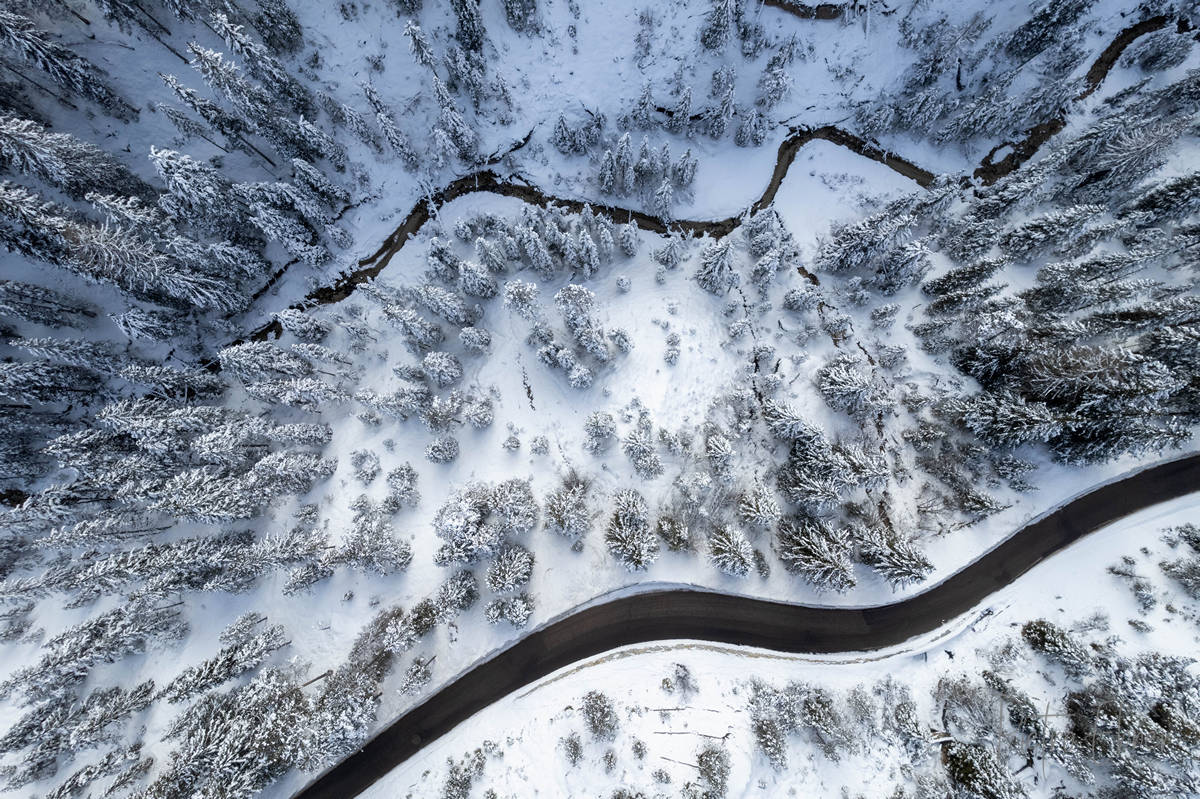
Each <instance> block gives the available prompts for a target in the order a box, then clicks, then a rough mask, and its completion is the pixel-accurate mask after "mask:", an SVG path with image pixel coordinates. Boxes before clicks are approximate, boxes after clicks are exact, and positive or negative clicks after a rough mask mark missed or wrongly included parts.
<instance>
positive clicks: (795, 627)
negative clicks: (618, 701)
mask: <svg viewBox="0 0 1200 799" xmlns="http://www.w3.org/2000/svg"><path fill="white" fill-rule="evenodd" d="M1197 490H1200V454H1194V455H1190V456H1187V457H1184V458H1181V459H1178V460H1174V461H1169V462H1166V463H1161V464H1158V465H1155V466H1151V467H1149V468H1146V469H1143V470H1142V471H1139V472H1136V473H1134V474H1132V475H1130V476H1128V477H1125V478H1122V479H1119V480H1117V481H1114V482H1111V483H1107V484H1105V485H1103V486H1100V487H1098V488H1096V489H1094V490H1093V491H1091V492H1089V493H1087V494H1084V495H1083V496H1080V497H1077V498H1076V499H1073V500H1071V501H1070V502H1068V503H1067V504H1066V505H1064V506H1062V507H1061V508H1059V509H1057V510H1055V511H1053V512H1051V513H1049V514H1048V515H1046V516H1044V517H1043V518H1041V519H1039V520H1037V521H1034V522H1032V523H1031V524H1029V525H1027V526H1025V527H1023V528H1022V529H1021V530H1019V531H1018V532H1017V533H1016V534H1014V535H1013V536H1012V537H1011V538H1008V539H1007V540H1005V541H1004V542H1003V543H1001V544H999V545H998V546H997V547H995V548H994V549H992V550H990V551H989V552H987V553H986V554H984V555H983V556H982V557H980V558H979V559H978V560H976V561H974V562H973V563H971V564H970V565H968V566H967V567H965V568H964V569H963V570H962V571H959V572H956V573H955V574H953V575H951V576H950V577H948V578H947V579H945V580H944V581H942V582H940V583H937V584H936V585H934V586H933V587H931V588H929V589H928V590H926V591H925V592H923V593H920V594H917V595H915V596H912V597H909V598H907V599H904V600H901V601H899V602H895V603H893V604H889V605H879V606H876V607H862V608H830V607H821V608H816V607H805V606H802V605H788V604H784V603H780V602H768V601H764V600H760V599H750V598H747V597H739V596H727V595H723V594H715V593H708V592H702V591H691V590H668V591H657V592H653V593H647V594H639V595H635V596H628V597H623V598H621V599H616V600H613V601H611V602H605V603H604V604H601V605H595V606H592V607H589V608H586V609H584V610H581V611H579V612H578V613H573V614H571V615H570V616H568V617H566V618H563V619H560V620H559V621H556V622H554V623H552V624H549V625H547V626H545V627H542V628H540V629H537V630H535V631H533V632H532V633H530V634H529V635H527V636H525V637H524V638H522V639H520V640H519V641H517V642H515V643H514V644H513V645H512V646H510V647H509V648H508V649H505V650H503V651H502V652H500V653H498V654H497V655H495V656H494V657H492V658H491V659H489V660H487V661H485V662H483V663H480V664H479V665H477V666H475V667H474V668H472V669H471V670H470V671H468V672H466V673H465V674H463V675H461V676H459V678H458V679H456V680H455V681H454V682H452V683H450V684H449V685H447V686H446V687H444V688H442V689H441V690H440V691H438V692H437V693H435V694H433V695H432V696H431V697H429V698H428V699H427V700H425V702H423V703H422V704H420V705H418V706H417V707H415V708H413V709H412V710H410V711H409V712H407V713H406V714H404V715H403V716H401V717H400V718H399V719H397V720H396V721H395V722H393V723H392V724H391V725H389V726H388V727H387V728H386V729H384V730H383V731H382V732H380V733H379V734H378V735H376V736H375V737H374V738H373V739H371V740H370V741H368V742H367V743H366V744H365V745H364V746H363V748H362V749H361V750H359V751H358V752H356V753H355V754H353V755H351V756H350V757H348V758H346V759H345V760H343V761H342V762H341V763H338V764H337V765H336V766H334V767H332V768H331V769H329V770H328V771H326V772H325V773H324V774H322V775H321V776H320V777H319V778H317V779H316V780H315V781H314V782H313V783H311V784H310V785H309V786H308V787H306V788H304V789H303V790H302V791H300V792H299V793H298V794H297V795H296V799H347V798H348V797H351V796H355V795H357V794H359V793H361V792H362V791H364V790H365V789H366V788H367V787H369V786H370V785H371V784H372V783H374V782H375V781H376V780H378V779H379V778H381V777H382V776H384V775H385V774H387V772H389V771H390V770H392V769H393V768H395V767H396V766H397V765H398V764H400V763H402V762H404V761H405V760H407V759H408V758H410V757H412V756H413V755H414V754H416V753H417V752H419V751H420V750H421V747H423V746H424V745H425V744H427V743H429V742H430V741H433V740H434V739H436V738H439V737H441V736H442V735H445V734H446V733H447V732H449V731H450V730H451V729H453V728H454V727H455V726H457V725H458V724H460V723H462V722H464V721H466V720H467V719H468V718H470V717H471V716H472V715H474V714H475V713H477V712H479V711H480V710H482V709H484V708H485V707H487V706H488V705H490V704H492V703H493V702H495V701H497V700H498V699H500V698H502V697H504V696H507V695H508V694H510V693H512V692H513V691H516V690H518V689H519V688H521V687H523V686H526V685H529V684H530V683H532V682H535V681H537V680H539V679H541V678H542V677H545V676H546V675H548V674H551V673H552V672H554V671H556V670H558V669H560V668H562V667H563V666H567V665H570V664H571V663H575V662H576V661H579V660H583V659H585V658H588V657H591V656H593V655H597V654H600V653H602V652H606V651H608V650H610V649H615V648H617V647H621V646H626V645H629V644H639V643H645V642H648V641H660V640H674V639H692V640H700V641H716V642H719V643H724V644H738V645H743V646H755V647H762V648H765V649H773V650H777V651H782V652H806V653H819V652H848V651H866V650H872V649H881V648H884V647H888V646H893V645H895V644H899V643H902V642H904V641H906V640H909V639H911V638H913V637H915V636H919V635H923V634H925V633H928V632H931V631H933V630H936V629H937V628H938V627H941V626H942V625H944V624H945V623H946V622H948V621H950V620H951V619H953V618H955V617H956V616H959V615H961V614H963V613H965V612H967V611H969V610H971V609H972V608H974V607H975V606H977V605H978V604H980V603H981V602H982V601H983V600H985V599H986V598H987V597H988V596H990V595H991V594H992V593H994V592H995V591H997V590H999V589H1001V588H1004V587H1005V586H1007V585H1009V584H1010V583H1012V582H1013V580H1015V579H1017V578H1018V577H1020V576H1021V575H1022V574H1024V573H1025V572H1027V571H1029V569H1031V568H1033V567H1034V566H1035V565H1037V564H1038V563H1040V562H1041V561H1043V560H1045V559H1046V558H1047V557H1049V556H1050V555H1053V554H1054V553H1056V552H1058V551H1059V550H1061V549H1063V548H1064V547H1067V546H1068V545H1070V544H1072V543H1074V542H1075V541H1078V540H1079V539H1080V538H1082V537H1084V536H1085V535H1087V534H1088V533H1091V532H1094V531H1096V530H1098V529H1100V528H1101V527H1104V526H1105V525H1107V524H1109V523H1111V522H1113V521H1116V520H1118V519H1120V518H1122V517H1124V516H1128V515H1129V514H1132V513H1135V512H1137V511H1139V510H1142V509H1144V508H1148V507H1150V506H1152V505H1156V504H1158V503H1160V502H1165V501H1166V500H1170V499H1176V498H1178V497H1181V496H1183V495H1185V494H1189V493H1191V492H1193V491H1197Z"/></svg>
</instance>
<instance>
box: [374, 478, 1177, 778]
mask: <svg viewBox="0 0 1200 799" xmlns="http://www.w3.org/2000/svg"><path fill="white" fill-rule="evenodd" d="M1198 512H1200V495H1197V494H1192V495H1189V496H1187V497H1184V498H1182V499H1179V500H1175V501H1172V502H1167V503H1164V504H1162V505H1159V506H1156V507H1154V508H1151V509H1148V510H1145V511H1141V512H1139V513H1136V514H1133V515H1131V516H1129V517H1128V518H1126V519H1123V520H1121V521H1119V522H1117V523H1115V524H1112V525H1109V526H1108V527H1105V528H1103V529H1102V530H1100V531H1099V532H1097V533H1095V534H1093V535H1091V536H1089V537H1088V538H1086V539H1084V540H1083V541H1081V542H1079V543H1077V544H1075V545H1073V546H1071V547H1070V548H1068V549H1067V550H1065V551H1063V552H1061V553H1059V554H1058V555H1056V556H1055V557H1054V558H1051V559H1050V560H1049V561H1047V562H1045V563H1042V564H1040V565H1039V566H1037V567H1035V568H1034V569H1033V570H1031V571H1030V572H1029V573H1027V574H1025V575H1023V576H1021V577H1020V578H1019V579H1017V580H1016V581H1014V582H1013V584H1012V585H1010V586H1009V587H1007V588H1005V589H1003V590H1001V591H999V592H997V593H996V594H994V595H993V596H991V597H989V599H988V600H987V601H986V602H985V603H984V604H983V605H981V606H980V607H978V608H975V609H974V610H972V611H971V612H969V613H967V614H964V615H963V616H961V617H959V618H958V619H956V620H954V621H953V622H951V623H950V624H949V625H948V632H949V634H947V631H939V632H938V633H936V634H933V635H930V636H926V637H924V638H923V639H918V640H914V641H911V642H908V643H906V644H904V645H902V646H899V647H895V648H893V649H889V650H882V651H878V652H869V653H854V654H846V655H822V656H803V655H789V654H782V653H778V652H771V651H767V650H760V649H754V648H750V647H732V646H725V645H717V644H711V643H707V642H694V641H663V642H657V643H655V644H647V645H636V646H630V647H624V648H622V649H618V650H614V651H612V652H608V653H605V654H603V655H600V656H597V657H595V658H591V659H589V660H587V661H584V662H581V663H576V664H572V665H570V666H566V667H564V668H562V669H560V670H559V671H557V672H555V673H554V674H552V675H550V676H548V677H546V678H544V679H541V680H538V681H537V682H536V683H534V684H532V685H530V686H528V687H527V688H524V689H522V690H520V691H518V692H516V693H515V694H512V695H510V696H508V697H505V698H504V699H503V700H501V701H499V702H497V703H495V704H494V705H492V706H490V707H488V708H487V709H486V710H484V711H481V712H480V713H478V714H476V715H475V716H472V717H471V719H470V720H469V721H466V722H464V723H463V724H461V725H459V726H458V727H456V728H455V729H454V731H453V732H451V733H450V734H448V735H445V736H443V737H442V738H440V739H438V740H436V741H434V742H432V743H430V744H428V745H427V746H426V747H425V748H424V749H423V750H422V752H421V755H420V756H419V757H417V758H413V759H412V760H410V761H409V762H407V763H404V764H402V765H401V766H398V767H397V768H396V769H394V770H393V771H392V772H390V773H389V774H388V775H387V776H386V777H385V778H383V779H381V780H380V781H379V782H377V783H376V784H375V785H373V786H372V787H371V788H370V789H369V790H368V791H367V792H366V793H365V794H363V796H365V797H368V799H384V797H402V796H413V797H421V796H431V795H437V794H438V791H440V790H441V788H442V785H443V783H444V781H445V779H446V774H447V771H446V761H447V759H454V760H460V759H462V758H464V757H465V756H468V755H469V754H470V753H472V752H473V751H475V750H476V749H477V748H479V747H483V749H484V751H485V752H487V758H486V762H487V764H486V767H485V768H484V770H483V774H482V776H481V777H480V778H478V780H477V783H476V784H477V788H476V791H477V792H478V794H479V795H482V793H483V791H485V790H486V789H488V788H491V789H493V790H495V791H496V794H497V795H498V796H514V797H516V796H595V797H607V796H609V795H610V794H611V793H612V792H613V791H614V790H615V789H617V788H619V787H625V788H627V789H630V790H635V791H636V790H640V791H643V792H645V794H646V795H647V796H653V795H655V794H656V793H658V792H662V793H664V794H665V795H675V793H676V792H677V791H678V786H679V785H680V784H682V783H684V782H685V781H687V780H694V779H695V778H696V770H695V766H694V764H695V762H696V760H695V756H696V753H697V751H698V750H699V749H700V748H701V747H702V746H703V745H704V744H706V743H708V742H709V741H710V740H712V739H713V738H716V739H721V740H723V742H724V745H725V747H726V748H727V749H728V751H729V754H730V766H731V769H730V776H729V793H728V795H729V796H730V797H749V796H814V795H819V796H838V795H841V794H840V792H841V791H843V790H848V791H849V795H850V796H859V795H863V796H890V795H891V792H892V791H893V790H894V789H895V787H896V786H897V785H905V784H911V783H910V780H911V779H912V774H911V773H905V772H903V771H902V770H901V769H900V761H901V758H900V757H899V755H898V752H897V751H896V749H895V748H893V747H889V746H887V745H886V744H884V743H883V742H882V741H871V742H870V743H868V744H867V745H865V746H864V747H863V748H862V749H861V750H860V751H858V752H855V753H853V754H851V755H849V756H845V755H843V757H842V759H840V760H837V761H833V760H830V759H829V758H828V757H826V756H825V755H823V754H822V753H821V752H820V751H818V750H817V749H816V747H815V746H813V745H812V744H811V743H806V742H804V741H802V740H801V739H798V738H793V739H792V744H791V750H790V753H789V754H790V757H789V766H788V768H787V770H786V771H784V772H782V773H781V772H778V771H776V770H774V769H772V768H771V766H770V765H769V763H768V762H767V760H766V759H765V757H764V756H763V755H762V753H760V752H758V751H757V749H756V746H755V743H754V736H753V733H752V731H751V728H750V724H751V719H750V713H749V711H748V708H747V702H748V699H749V696H750V681H751V680H753V679H758V680H762V681H764V682H766V683H768V684H772V685H775V686H782V685H783V684H784V683H786V682H788V681H794V680H800V681H804V682H807V683H814V684H817V685H820V686H824V687H827V688H830V689H832V690H834V691H839V692H844V691H848V690H850V689H853V688H854V687H855V686H864V685H865V686H867V687H868V688H871V687H873V686H875V685H876V684H878V683H880V682H882V681H884V680H885V679H887V678H889V677H890V678H892V679H893V680H896V681H898V682H900V683H902V684H904V685H907V686H909V687H910V689H911V691H912V694H913V697H914V700H915V701H916V702H917V704H918V706H919V707H920V709H921V715H922V717H923V718H930V717H931V716H932V714H933V712H934V698H933V695H932V694H933V691H934V689H935V687H936V685H937V683H938V681H939V680H941V679H943V678H945V677H947V676H952V675H956V674H967V675H977V674H978V673H980V672H981V671H983V670H984V669H986V668H989V656H990V655H991V654H992V653H994V652H995V650H997V649H998V648H1000V646H1001V645H1002V644H1003V643H1004V642H1005V641H1006V640H1008V639H1011V638H1013V637H1014V636H1015V635H1016V633H1017V628H1018V627H1019V626H1020V625H1021V624H1022V623H1024V622H1026V621H1030V620H1033V619H1039V618H1044V619H1047V620H1049V621H1051V622H1054V623H1055V624H1058V625H1059V626H1061V627H1064V628H1068V629H1069V628H1071V627H1073V626H1075V625H1077V624H1080V623H1082V622H1085V621H1088V620H1089V619H1091V618H1092V617H1093V616H1094V615H1095V614H1101V615H1102V616H1104V617H1106V619H1107V621H1108V626H1107V627H1106V628H1102V629H1101V631H1100V633H1099V634H1098V636H1099V637H1100V638H1103V637H1105V636H1104V635H1103V632H1104V630H1107V631H1108V632H1110V633H1112V634H1114V635H1115V636H1117V637H1118V638H1119V639H1121V640H1120V642H1119V643H1118V644H1117V647H1116V649H1117V651H1119V652H1120V653H1121V654H1126V655H1132V654H1136V653H1139V652H1146V651H1153V652H1160V653H1163V654H1165V655H1173V656H1184V657H1187V656H1190V655H1194V654H1195V652H1196V648H1197V645H1198V643H1200V628H1198V627H1197V625H1196V621H1195V613H1196V612H1197V610H1200V609H1198V608H1197V607H1196V605H1195V601H1194V600H1190V599H1188V597H1186V595H1184V594H1183V593H1182V592H1181V591H1180V590H1179V586H1178V584H1176V583H1173V582H1172V581H1171V580H1170V579H1169V578H1167V577H1165V576H1164V575H1163V574H1162V573H1161V572H1160V571H1159V570H1158V568H1157V563H1158V561H1159V560H1161V559H1164V558H1169V557H1177V556H1178V554H1179V552H1178V551H1177V550H1173V549H1171V548H1170V547H1168V546H1167V545H1165V544H1164V543H1163V542H1162V540H1161V539H1160V533H1161V532H1162V531H1163V530H1164V528H1170V527H1174V526H1178V525H1182V524H1188V523H1195V521H1196V518H1197V513H1198ZM1143 550H1144V551H1143ZM1127 555H1129V556H1132V557H1133V558H1134V560H1135V561H1136V563H1137V566H1136V569H1137V571H1138V573H1139V574H1141V575H1144V576H1145V577H1147V578H1148V579H1149V581H1150V582H1151V584H1152V585H1153V592H1154V594H1155V596H1156V597H1157V598H1158V605H1157V606H1156V607H1155V608H1154V609H1153V610H1152V611H1150V612H1149V613H1144V612H1142V611H1141V610H1140V609H1139V606H1138V602H1137V600H1136V599H1135V597H1134V594H1133V592H1132V591H1131V590H1130V587H1129V584H1128V583H1127V582H1126V581H1124V580H1122V579H1121V578H1119V577H1116V576H1114V575H1111V574H1108V573H1107V572H1106V570H1107V568H1108V567H1109V566H1111V565H1114V564H1116V563H1118V561H1120V559H1121V558H1122V557H1123V556H1127ZM1083 586H1087V587H1086V588H1083ZM1171 605H1174V606H1175V607H1176V609H1175V610H1174V611H1172V610H1169V609H1168V608H1169V607H1170V606H1171ZM1189 617H1190V618H1189ZM1129 619H1141V620H1144V621H1145V622H1147V623H1148V624H1149V625H1150V627H1151V628H1152V629H1151V630H1149V631H1148V632H1144V633H1143V632H1137V631H1135V630H1133V629H1131V628H1130V627H1129V626H1128V624H1127V621H1128V620H1129ZM679 663H682V664H683V665H685V666H686V667H687V669H688V670H689V671H690V672H691V675H692V679H693V681H694V682H695V684H696V687H697V691H696V693H695V694H694V695H690V696H686V697H680V696H678V695H677V694H674V693H668V692H666V691H664V690H663V688H662V686H661V681H662V680H663V679H664V678H671V677H673V676H674V674H675V665H676V664H679ZM1017 682H1018V684H1019V685H1020V687H1021V688H1022V689H1024V690H1026V691H1027V692H1029V693H1030V694H1031V695H1032V696H1033V697H1034V698H1035V699H1036V701H1037V702H1038V703H1039V706H1040V704H1041V703H1042V702H1046V703H1047V704H1048V707H1049V708H1050V710H1049V711H1048V712H1049V713H1050V718H1051V719H1052V722H1051V723H1052V724H1053V725H1054V726H1056V727H1062V726H1063V723H1062V719H1061V715H1060V714H1061V701H1062V696H1061V692H1062V688H1061V686H1057V685H1055V684H1054V683H1052V682H1050V681H1049V680H1048V679H1047V678H1046V677H1044V676H1043V674H1042V673H1040V671H1039V670H1037V669H1029V670H1028V671H1026V672H1025V673H1020V672H1018V678H1017ZM617 686H620V690H618V689H617ZM597 688H598V689H599V690H602V691H608V692H609V693H610V694H611V695H612V698H613V699H614V701H615V704H616V706H617V712H618V716H619V718H620V732H619V733H618V735H617V737H616V739H615V741H613V742H612V743H607V742H597V741H592V740H589V736H588V734H587V731H586V728H585V726H584V722H583V720H582V718H581V711H580V700H581V698H582V697H583V695H584V694H585V693H587V691H589V690H592V689H597ZM572 732H578V733H580V734H581V735H582V737H583V739H584V756H583V759H582V760H581V761H580V762H579V764H578V765H575V766H570V765H569V764H568V763H567V760H566V756H565V753H564V752H563V748H562V745H561V744H560V739H561V738H563V737H565V736H567V735H569V734H570V733H572ZM863 738H864V740H869V737H868V736H867V735H866V733H865V731H864V732H863ZM636 740H640V741H642V742H643V743H644V744H645V746H646V753H645V756H644V758H643V759H639V758H637V757H636V756H635V755H634V754H633V753H632V746H633V743H634V741H636ZM485 742H491V744H490V745H488V744H485ZM492 746H494V749H492V748H491V747H492ZM609 747H611V748H612V749H614V750H615V751H616V753H617V766H616V767H615V769H613V770H612V771H611V772H606V770H605V764H604V762H603V758H602V754H603V752H604V751H605V750H606V749H607V748H609ZM1017 765H1018V764H1015V763H1014V769H1013V770H1014V771H1015V770H1016V767H1017ZM658 769H663V770H665V771H666V772H667V773H668V774H669V775H670V776H671V784H670V785H663V784H659V783H656V782H655V780H654V778H653V776H652V774H653V772H654V771H656V770H658ZM1041 774H1042V766H1041V765H1040V763H1039V764H1037V766H1036V767H1035V768H1033V769H1025V770H1023V771H1022V772H1020V773H1019V774H1018V778H1019V780H1020V783H1021V785H1022V786H1023V787H1024V788H1025V789H1026V790H1027V791H1028V795H1029V796H1030V797H1049V796H1051V795H1053V794H1052V789H1053V787H1054V785H1055V784H1056V781H1053V780H1052V781H1049V782H1046V781H1039V780H1038V777H1039V775H1041ZM1039 783H1040V784H1039ZM472 795H476V793H472Z"/></svg>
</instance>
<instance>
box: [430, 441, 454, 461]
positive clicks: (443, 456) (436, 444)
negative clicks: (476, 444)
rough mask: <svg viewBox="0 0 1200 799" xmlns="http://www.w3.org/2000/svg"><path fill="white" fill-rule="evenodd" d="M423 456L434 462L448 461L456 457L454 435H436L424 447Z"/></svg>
mask: <svg viewBox="0 0 1200 799" xmlns="http://www.w3.org/2000/svg"><path fill="white" fill-rule="evenodd" d="M425 457H426V458H428V459H429V460H431V461H433V462H434V463H450V461H452V460H454V459H455V458H457V457H458V439H457V438H455V437H454V436H438V437H437V438H435V439H434V440H433V441H430V442H429V446H427V447H426V448H425Z"/></svg>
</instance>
